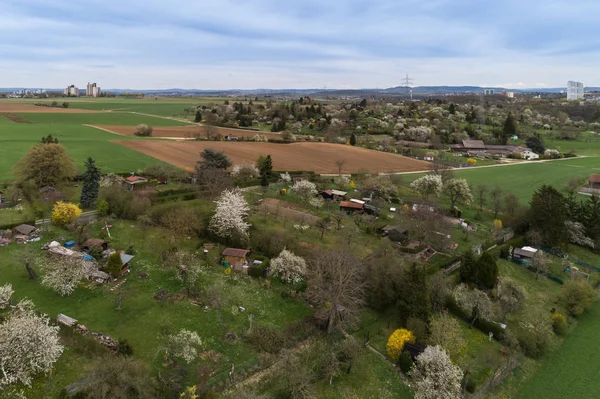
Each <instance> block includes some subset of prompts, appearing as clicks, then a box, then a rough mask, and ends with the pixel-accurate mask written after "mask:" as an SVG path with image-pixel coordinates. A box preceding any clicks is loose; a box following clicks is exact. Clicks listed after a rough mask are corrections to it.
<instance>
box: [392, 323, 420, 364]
mask: <svg viewBox="0 0 600 399" xmlns="http://www.w3.org/2000/svg"><path fill="white" fill-rule="evenodd" d="M415 341H416V338H415V335H414V334H413V333H412V332H411V331H409V330H407V329H405V328H400V329H398V330H396V331H394V332H393V333H392V335H390V338H389V339H388V342H387V345H386V352H387V355H388V357H389V358H390V359H392V360H394V361H398V359H400V354H401V353H402V349H404V345H406V343H407V342H410V343H415Z"/></svg>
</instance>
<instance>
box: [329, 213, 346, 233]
mask: <svg viewBox="0 0 600 399" xmlns="http://www.w3.org/2000/svg"><path fill="white" fill-rule="evenodd" d="M331 219H333V221H334V222H335V229H336V230H339V229H341V228H342V222H343V221H344V212H342V211H340V210H337V211H335V212H333V213H332V214H331Z"/></svg>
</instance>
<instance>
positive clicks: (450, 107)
mask: <svg viewBox="0 0 600 399" xmlns="http://www.w3.org/2000/svg"><path fill="white" fill-rule="evenodd" d="M448 112H450V115H454V114H455V113H456V105H454V103H450V106H449V107H448Z"/></svg>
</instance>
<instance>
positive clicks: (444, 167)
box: [430, 157, 454, 184]
mask: <svg viewBox="0 0 600 399" xmlns="http://www.w3.org/2000/svg"><path fill="white" fill-rule="evenodd" d="M430 170H431V172H432V173H433V174H436V175H440V176H441V177H442V182H443V183H444V184H445V183H446V182H447V181H448V180H451V179H452V178H453V177H454V173H453V172H452V166H450V165H449V164H448V163H447V162H445V161H443V160H441V159H438V157H436V158H435V159H434V160H433V162H431V168H430Z"/></svg>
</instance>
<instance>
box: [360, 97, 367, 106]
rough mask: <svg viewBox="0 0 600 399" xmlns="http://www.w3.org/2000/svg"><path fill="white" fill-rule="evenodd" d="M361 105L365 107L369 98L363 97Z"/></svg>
mask: <svg viewBox="0 0 600 399" xmlns="http://www.w3.org/2000/svg"><path fill="white" fill-rule="evenodd" d="M360 106H361V107H363V108H365V107H366V106H367V99H366V98H363V99H362V101H361V102H360Z"/></svg>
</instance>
